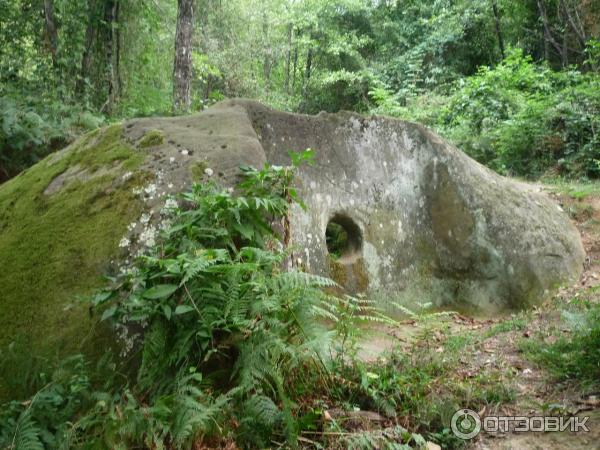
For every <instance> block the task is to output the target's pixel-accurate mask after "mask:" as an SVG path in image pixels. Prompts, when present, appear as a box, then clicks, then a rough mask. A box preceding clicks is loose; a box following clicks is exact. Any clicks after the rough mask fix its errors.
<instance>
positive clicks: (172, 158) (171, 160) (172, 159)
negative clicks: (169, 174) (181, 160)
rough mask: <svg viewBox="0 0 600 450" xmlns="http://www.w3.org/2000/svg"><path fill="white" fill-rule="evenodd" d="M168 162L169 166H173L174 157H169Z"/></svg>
mask: <svg viewBox="0 0 600 450" xmlns="http://www.w3.org/2000/svg"><path fill="white" fill-rule="evenodd" d="M169 162H170V163H171V164H173V163H174V162H175V157H174V156H171V157H170V158H169Z"/></svg>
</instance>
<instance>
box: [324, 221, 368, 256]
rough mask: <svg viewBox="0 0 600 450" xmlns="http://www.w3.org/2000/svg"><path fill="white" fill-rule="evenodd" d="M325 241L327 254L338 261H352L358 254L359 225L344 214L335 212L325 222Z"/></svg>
mask: <svg viewBox="0 0 600 450" xmlns="http://www.w3.org/2000/svg"><path fill="white" fill-rule="evenodd" d="M325 242H326V244H327V251H328V252H329V255H330V256H331V257H332V258H333V259H334V260H336V261H339V262H342V263H344V262H353V261H355V260H356V259H357V258H358V257H359V256H360V251H361V248H362V233H361V231H360V227H359V226H358V225H357V224H356V222H354V220H352V219H351V218H350V217H348V216H347V215H345V214H335V215H334V216H333V217H332V218H331V219H330V220H329V222H328V223H327V228H326V229H325Z"/></svg>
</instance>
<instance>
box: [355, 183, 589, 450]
mask: <svg viewBox="0 0 600 450" xmlns="http://www.w3.org/2000/svg"><path fill="white" fill-rule="evenodd" d="M541 188H542V189H544V190H545V191H546V192H547V193H548V194H549V195H550V196H551V197H552V198H553V199H554V200H555V201H556V202H557V203H558V204H559V205H560V206H561V207H562V208H563V210H565V211H566V212H567V213H568V214H569V215H570V217H571V218H572V220H573V222H574V223H575V225H576V226H577V227H578V229H579V231H580V232H581V236H582V241H583V245H584V247H585V250H586V252H587V259H586V262H585V266H584V267H585V268H584V272H583V274H582V276H581V278H580V280H579V282H578V283H576V284H575V285H573V286H569V287H564V288H562V289H560V290H559V292H558V293H557V294H556V295H554V296H553V297H552V298H549V299H547V300H546V301H545V302H544V303H543V304H541V305H540V306H538V307H535V308H534V309H533V310H529V311H524V312H520V313H517V314H513V315H510V316H507V317H493V318H471V317H465V316H463V315H460V314H450V315H446V316H443V315H442V316H437V317H436V316H432V317H431V318H429V319H426V320H419V319H417V320H407V321H403V322H401V326H400V327H383V328H380V329H379V330H377V331H376V332H373V331H372V332H368V333H367V335H366V336H365V337H363V341H361V344H360V352H359V357H360V358H362V359H363V360H365V361H368V362H373V363H375V361H376V360H377V359H378V358H380V357H381V355H384V357H385V355H386V354H388V353H389V351H390V349H392V348H394V350H393V351H395V352H398V351H400V352H402V351H406V352H413V353H414V352H415V351H416V352H420V351H421V350H420V349H424V348H425V349H427V350H428V351H429V352H431V351H433V352H437V353H439V354H441V355H444V358H445V359H450V360H451V359H455V360H456V361H455V364H453V365H450V366H449V367H453V368H454V370H453V371H450V372H448V373H444V374H443V376H442V377H441V378H443V380H442V381H439V382H437V381H436V382H434V385H433V386H431V389H432V390H435V389H439V392H440V393H443V392H447V391H448V390H456V389H455V387H456V386H460V388H461V389H460V391H461V392H465V393H466V397H468V396H469V395H471V396H473V397H476V396H477V395H478V394H477V392H478V391H481V390H482V389H486V388H487V389H490V388H491V389H497V395H489V392H488V393H487V394H486V395H485V398H486V399H487V401H486V402H487V404H486V405H485V406H484V407H483V408H482V409H481V410H480V411H477V412H478V413H479V415H480V416H482V417H484V416H490V415H491V416H511V417H514V416H529V417H531V416H550V415H553V416H554V415H562V416H567V417H570V416H579V417H581V418H583V417H585V416H589V419H588V420H587V422H586V425H587V426H588V428H589V432H578V433H571V432H566V431H565V432H546V433H542V432H527V433H516V432H508V433H496V434H493V433H486V432H484V431H482V432H481V433H480V434H479V435H478V436H477V437H475V438H474V439H472V440H471V441H467V443H466V448H469V449H481V450H513V449H514V450H517V449H519V450H538V449H539V450H546V449H600V392H594V388H590V387H589V385H587V387H586V385H584V384H582V383H578V382H576V381H567V382H565V381H563V382H558V381H556V378H555V377H553V374H552V373H550V372H549V370H547V369H546V368H544V366H542V365H539V364H537V363H536V362H534V360H535V359H536V358H535V353H536V352H540V351H542V349H543V348H544V346H545V345H551V344H552V343H554V342H556V341H557V340H558V339H560V338H561V337H567V338H568V336H569V334H570V333H571V332H572V331H571V328H570V327H569V326H568V324H567V323H566V319H565V311H570V309H571V305H573V304H577V302H578V301H580V300H582V301H585V302H592V303H598V302H600V287H599V286H600V185H596V186H594V185H581V186H577V185H572V184H570V185H566V184H551V185H543V186H541ZM566 315H567V316H568V312H567V314H566ZM382 349H385V352H384V353H381V352H382ZM486 384H487V386H486ZM597 386H598V385H597V384H596V389H597ZM466 397H465V398H464V401H465V404H466V403H467V402H468V401H469V399H468V398H466ZM454 398H455V399H458V400H459V401H460V396H456V395H455V396H454ZM406 423H407V425H408V424H410V423H414V419H412V420H411V419H410V418H406ZM401 424H402V421H401ZM407 428H409V426H407ZM409 429H410V428H409ZM438 442H440V444H441V445H442V448H445V447H446V445H444V442H443V440H442V441H440V440H438ZM455 445H456V443H455ZM455 445H452V446H451V447H455ZM430 448H439V447H437V446H436V445H433V444H430Z"/></svg>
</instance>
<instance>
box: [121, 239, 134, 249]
mask: <svg viewBox="0 0 600 450" xmlns="http://www.w3.org/2000/svg"><path fill="white" fill-rule="evenodd" d="M129 244H131V241H130V240H129V239H127V238H126V237H124V238H123V239H121V241H120V242H119V247H121V248H126V247H129Z"/></svg>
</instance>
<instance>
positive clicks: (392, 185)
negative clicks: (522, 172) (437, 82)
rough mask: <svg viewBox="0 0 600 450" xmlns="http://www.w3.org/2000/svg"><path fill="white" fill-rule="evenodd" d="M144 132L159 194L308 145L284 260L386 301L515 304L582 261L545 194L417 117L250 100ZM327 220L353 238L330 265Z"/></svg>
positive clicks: (534, 297)
mask: <svg viewBox="0 0 600 450" xmlns="http://www.w3.org/2000/svg"><path fill="white" fill-rule="evenodd" d="M153 130H160V131H161V132H162V135H164V139H163V140H162V141H161V142H160V143H159V144H158V145H155V146H149V147H148V148H144V149H141V148H140V151H144V152H146V153H147V157H146V162H145V163H144V165H143V168H142V170H144V171H147V172H154V173H157V172H160V174H161V175H160V179H161V182H162V184H163V185H164V186H165V188H164V189H167V187H166V186H168V192H166V193H167V194H168V193H174V192H177V191H180V190H181V189H183V188H184V187H185V186H187V185H189V184H190V183H191V181H192V180H200V179H207V178H208V177H212V178H213V179H215V180H217V181H219V182H221V183H223V184H225V185H232V184H234V183H235V181H236V175H237V173H238V167H239V166H240V165H243V164H245V165H254V166H262V165H263V164H264V163H265V162H267V161H268V162H269V163H271V164H276V165H285V164H288V163H289V162H290V160H289V156H288V152H289V151H291V150H294V151H299V150H304V149H306V148H311V149H313V150H314V151H315V154H316V164H315V165H314V166H307V167H302V169H301V170H300V171H299V174H298V183H299V188H300V193H301V195H302V197H303V200H304V202H305V203H306V205H307V207H308V209H307V210H306V211H303V210H301V209H300V208H295V209H294V210H293V213H292V245H294V248H295V252H294V261H295V263H296V264H298V265H301V266H303V267H305V268H306V269H307V270H309V271H311V272H314V273H318V274H323V275H330V276H332V277H333V278H334V279H336V280H337V281H339V282H340V284H342V285H344V286H345V287H346V288H347V289H348V290H349V291H350V292H352V293H360V292H362V293H365V294H366V295H368V296H370V297H371V298H374V299H376V300H378V301H379V303H380V304H381V305H382V306H384V307H386V306H390V305H392V304H393V303H394V302H397V303H401V304H404V305H409V306H411V305H412V306H414V305H416V304H422V303H427V302H430V303H433V304H434V305H435V306H440V307H445V308H453V309H459V310H469V311H482V312H486V313H493V312H496V311H501V310H506V309H515V308H521V307H526V306H528V305H531V304H534V303H536V302H538V301H540V299H541V298H543V296H544V295H545V294H546V293H548V291H550V290H552V289H553V288H555V287H557V286H558V285H559V284H561V283H565V282H568V281H569V280H574V279H576V278H577V277H578V276H579V274H580V272H581V270H582V262H583V259H584V251H583V248H582V245H581V241H580V237H579V234H578V232H577V230H576V229H575V228H574V226H573V225H572V224H571V223H570V221H569V219H568V217H567V216H566V215H565V214H564V213H563V212H562V211H560V209H559V208H558V206H557V205H556V204H555V203H553V202H552V201H551V200H550V199H548V198H547V197H546V196H545V195H543V194H542V193H540V192H537V191H536V190H535V189H534V188H532V187H530V186H528V185H527V184H524V183H519V182H516V181H514V180H510V179H507V178H503V177H501V176H499V175H497V174H495V173H494V172H492V171H490V170H488V169H486V168H485V167H483V166H482V165H480V164H478V163H477V162H475V161H473V160H472V159H470V158H469V157H467V156H466V155H465V154H464V153H462V152H461V151H459V150H458V149H456V148H455V147H453V146H451V145H449V144H448V143H446V142H444V141H443V140H442V139H440V138H439V137H438V136H437V135H436V134H434V133H433V132H431V131H429V130H427V129H426V128H424V127H423V126H420V125H418V124H414V123H409V122H404V121H399V120H394V119H390V118H384V117H363V116H360V115H357V114H352V113H338V114H325V113H321V114H319V115H317V116H306V115H295V114H288V113H282V112H278V111H274V110H271V109H269V108H267V107H264V106H262V105H260V104H259V103H256V102H252V101H248V100H229V101H225V102H222V103H219V104H217V105H215V106H213V107H212V108H210V109H208V110H206V111H204V112H202V113H200V114H196V115H192V116H186V117H178V118H151V119H139V120H132V121H130V122H128V123H126V124H125V134H126V138H127V139H128V140H129V141H130V142H131V143H132V144H134V145H135V144H136V143H139V142H140V140H141V139H142V138H143V137H144V136H145V135H146V134H147V133H148V132H150V131H153ZM207 169H209V170H207ZM59 181H60V182H57V185H56V186H53V187H52V189H55V188H58V187H60V185H61V184H62V181H61V180H59ZM332 218H333V219H334V220H336V221H337V222H338V223H340V224H342V225H343V226H345V227H346V228H347V229H348V231H349V233H350V235H351V236H350V238H351V239H350V241H351V243H352V244H353V248H352V249H350V250H349V251H347V252H346V253H345V254H343V255H342V257H341V258H340V259H339V260H337V261H333V260H332V258H331V257H330V256H329V254H328V251H327V247H326V243H325V230H326V227H327V224H328V222H329V221H330V220H331V219H332Z"/></svg>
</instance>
